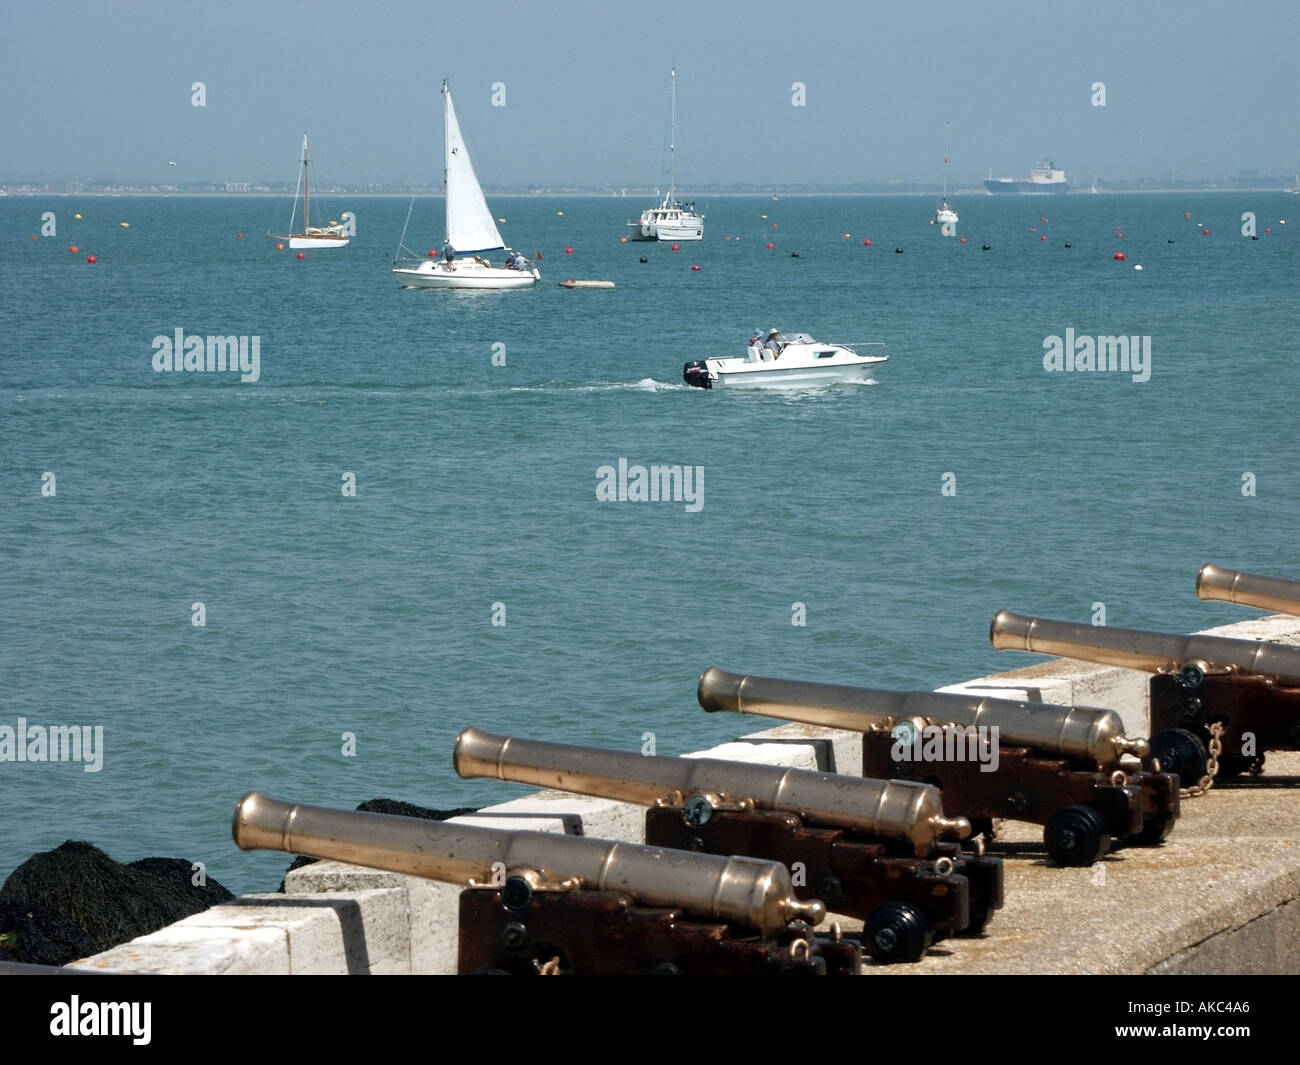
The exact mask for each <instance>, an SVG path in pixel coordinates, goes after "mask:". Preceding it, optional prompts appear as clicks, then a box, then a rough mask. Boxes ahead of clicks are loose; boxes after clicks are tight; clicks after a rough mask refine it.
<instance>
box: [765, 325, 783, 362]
mask: <svg viewBox="0 0 1300 1065" xmlns="http://www.w3.org/2000/svg"><path fill="white" fill-rule="evenodd" d="M779 334H780V330H779V329H776V328H772V329H769V330H768V331H767V343H766V344H764V345H763V347H765V348H767V350H768V351H770V352H771V353H772V358H774V359H779V358H780V357H781V341H779V340H778V339H777V336H778V335H779Z"/></svg>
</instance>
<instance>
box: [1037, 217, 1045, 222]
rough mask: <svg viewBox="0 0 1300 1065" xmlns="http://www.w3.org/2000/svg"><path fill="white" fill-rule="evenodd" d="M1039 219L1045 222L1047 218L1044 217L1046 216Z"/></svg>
mask: <svg viewBox="0 0 1300 1065" xmlns="http://www.w3.org/2000/svg"><path fill="white" fill-rule="evenodd" d="M1039 221H1040V222H1046V221H1047V219H1046V218H1040V219H1039Z"/></svg>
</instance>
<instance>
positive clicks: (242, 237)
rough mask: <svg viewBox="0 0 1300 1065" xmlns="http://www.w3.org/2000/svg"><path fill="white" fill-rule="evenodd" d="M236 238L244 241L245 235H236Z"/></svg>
mask: <svg viewBox="0 0 1300 1065" xmlns="http://www.w3.org/2000/svg"><path fill="white" fill-rule="evenodd" d="M235 236H236V237H238V238H239V239H240V240H243V239H244V234H243V233H236V234H235Z"/></svg>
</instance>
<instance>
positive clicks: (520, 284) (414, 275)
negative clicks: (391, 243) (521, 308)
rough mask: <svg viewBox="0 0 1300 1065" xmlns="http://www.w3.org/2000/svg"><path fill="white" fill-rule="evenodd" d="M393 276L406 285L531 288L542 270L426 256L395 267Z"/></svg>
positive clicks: (416, 286) (404, 286)
mask: <svg viewBox="0 0 1300 1065" xmlns="http://www.w3.org/2000/svg"><path fill="white" fill-rule="evenodd" d="M393 276H394V277H395V278H396V280H397V283H398V284H399V285H401V286H402V287H403V288H481V289H482V288H498V289H499V288H529V287H531V286H532V285H535V284H536V283H537V282H538V281H539V280H540V279H541V276H542V275H541V274H540V273H539V272H538V270H537V268H536V267H533V268H532V269H530V270H510V269H507V268H506V267H504V266H482V265H480V264H479V263H477V262H475V261H474V260H473V259H457V260H455V261H454V262H452V263H450V264H448V263H447V262H445V261H443V260H441V259H439V260H437V261H434V260H432V259H426V260H424V261H423V262H420V263H418V264H412V265H409V266H395V267H393Z"/></svg>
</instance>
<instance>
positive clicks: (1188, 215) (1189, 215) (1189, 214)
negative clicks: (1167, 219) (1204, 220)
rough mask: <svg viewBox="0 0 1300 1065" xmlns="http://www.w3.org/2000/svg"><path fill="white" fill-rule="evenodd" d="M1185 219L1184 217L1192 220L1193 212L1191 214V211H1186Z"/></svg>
mask: <svg viewBox="0 0 1300 1065" xmlns="http://www.w3.org/2000/svg"><path fill="white" fill-rule="evenodd" d="M1183 217H1184V218H1191V217H1192V212H1191V211H1184V212H1183Z"/></svg>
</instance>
